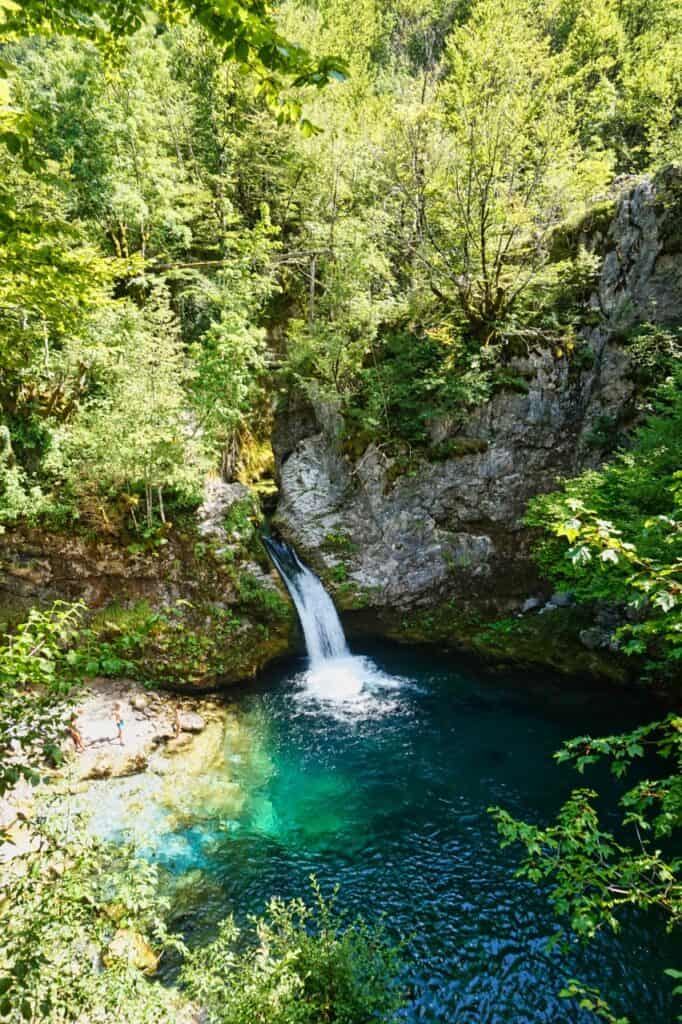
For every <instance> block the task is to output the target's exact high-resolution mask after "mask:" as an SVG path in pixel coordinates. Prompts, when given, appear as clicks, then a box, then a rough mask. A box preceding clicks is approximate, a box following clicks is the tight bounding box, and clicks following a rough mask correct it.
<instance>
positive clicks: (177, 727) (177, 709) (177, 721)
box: [173, 704, 182, 739]
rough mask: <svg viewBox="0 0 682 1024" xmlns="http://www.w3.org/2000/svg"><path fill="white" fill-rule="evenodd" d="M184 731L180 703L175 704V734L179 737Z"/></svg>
mask: <svg viewBox="0 0 682 1024" xmlns="http://www.w3.org/2000/svg"><path fill="white" fill-rule="evenodd" d="M181 732H182V722H181V721H180V705H179V704H176V705H175V712H174V714H173V734H174V736H175V738H176V739H177V738H178V736H179V735H180V733H181Z"/></svg>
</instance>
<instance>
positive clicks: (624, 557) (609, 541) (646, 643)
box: [526, 371, 682, 681]
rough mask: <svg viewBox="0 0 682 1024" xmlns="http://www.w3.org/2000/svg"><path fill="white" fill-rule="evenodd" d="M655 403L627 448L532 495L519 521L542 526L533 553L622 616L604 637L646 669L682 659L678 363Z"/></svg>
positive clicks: (653, 671)
mask: <svg viewBox="0 0 682 1024" xmlns="http://www.w3.org/2000/svg"><path fill="white" fill-rule="evenodd" d="M656 396H657V397H656V399H655V403H656V409H657V411H656V413H655V414H654V415H651V416H649V418H648V419H647V421H646V422H645V423H644V424H642V426H641V427H640V428H639V429H638V430H637V431H636V432H635V435H634V437H633V438H632V441H631V446H630V448H629V450H626V451H623V452H620V453H618V454H617V455H616V457H615V458H614V459H613V461H611V462H610V463H608V464H607V465H606V466H604V467H603V468H602V469H601V470H600V471H589V472H587V473H585V474H583V475H582V476H580V477H578V478H576V479H574V480H569V481H567V482H566V483H565V485H564V488H563V490H562V491H559V492H556V493H553V494H549V495H543V496H541V497H539V498H536V499H534V500H533V501H532V502H531V503H530V506H529V512H528V514H527V519H526V521H527V522H528V523H529V525H531V526H539V527H541V528H542V529H543V530H544V531H545V538H544V539H543V540H542V541H541V542H540V543H539V545H538V548H537V552H536V555H537V560H538V563H539V565H540V567H541V569H542V570H543V572H545V573H546V574H547V575H549V576H550V577H551V578H552V579H553V580H554V581H555V583H557V584H558V585H560V586H562V587H564V588H566V589H569V590H571V591H572V592H573V593H574V594H575V595H576V597H577V598H578V600H580V601H583V602H585V603H591V602H595V601H600V602H602V603H608V604H610V605H611V607H612V609H614V610H616V611H617V613H618V614H619V617H620V625H618V627H617V628H615V627H614V633H613V636H612V637H610V638H609V642H611V643H616V644H617V645H618V647H619V649H620V650H621V651H622V652H623V653H624V654H626V655H631V656H633V657H635V658H638V659H640V661H641V660H643V664H644V668H645V670H646V672H647V674H648V675H649V676H651V677H652V678H655V679H656V678H665V677H668V678H669V679H670V680H671V681H674V680H675V679H676V678H677V677H678V675H679V665H680V660H681V659H682V522H681V518H682V517H681V515H680V511H681V499H682V488H681V486H680V483H681V481H680V472H679V466H680V457H681V455H682V452H681V448H680V444H681V439H682V388H680V378H679V371H678V372H677V373H676V374H674V375H673V376H671V377H670V378H669V379H668V380H667V381H666V382H664V383H663V384H662V385H660V386H659V388H658V389H657V392H656Z"/></svg>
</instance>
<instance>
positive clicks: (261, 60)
mask: <svg viewBox="0 0 682 1024" xmlns="http://www.w3.org/2000/svg"><path fill="white" fill-rule="evenodd" d="M0 12H1V13H2V15H3V19H2V21H0V38H1V37H2V36H3V35H4V36H5V37H14V36H22V35H23V36H25V35H49V34H51V33H55V34H58V35H74V36H77V37H79V38H85V39H91V40H94V41H96V42H98V43H100V44H102V45H103V46H105V47H109V48H111V47H112V45H113V44H114V42H115V40H117V39H120V38H122V37H125V36H130V35H133V34H134V33H135V32H137V31H138V30H139V29H141V28H142V27H143V26H144V24H145V23H146V22H147V21H148V20H149V19H150V18H152V17H153V18H154V19H155V20H157V21H160V22H161V23H162V24H164V23H165V24H167V23H168V22H170V23H174V22H182V21H186V20H187V19H192V20H194V21H196V22H198V24H199V25H201V26H202V28H203V29H204V30H205V31H206V32H207V33H208V34H209V36H211V37H212V38H213V39H214V40H215V41H216V43H217V44H218V45H219V46H220V48H221V50H222V52H223V56H224V57H225V58H226V59H229V60H235V61H237V62H239V63H240V64H242V65H243V66H244V67H245V68H248V69H249V71H251V72H252V73H255V74H256V75H258V77H259V78H260V80H261V88H262V91H263V94H264V95H265V96H266V97H267V98H268V99H270V100H271V101H272V102H273V103H278V104H279V106H280V108H281V111H282V114H283V116H295V117H300V109H301V108H300V104H297V103H292V102H291V101H290V100H289V99H282V100H281V101H280V95H279V94H280V91H281V88H282V85H283V82H284V81H288V82H290V83H292V84H293V85H295V86H305V85H314V86H316V87H318V88H319V87H321V86H324V85H326V84H327V83H328V82H329V81H330V79H332V78H343V76H344V69H343V62H342V61H340V60H339V59H338V58H333V57H321V58H320V59H318V60H312V59H311V58H310V56H309V55H308V54H307V53H306V51H305V50H304V49H303V48H302V47H300V46H297V45H296V44H295V43H291V42H289V41H288V40H286V39H284V37H283V36H282V35H280V33H279V32H278V30H277V23H276V20H275V17H274V13H273V8H272V6H271V5H270V3H268V2H267V0H230V2H229V3H225V4H222V5H217V4H215V3H213V2H211V0H178V2H177V3H175V4H173V5H172V6H170V5H168V4H166V3H165V2H163V0H67V2H65V3H61V2H60V3H54V2H53V0H19V2H18V3H10V4H9V5H5V4H3V7H2V8H0Z"/></svg>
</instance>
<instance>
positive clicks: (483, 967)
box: [149, 646, 680, 1024]
mask: <svg viewBox="0 0 682 1024" xmlns="http://www.w3.org/2000/svg"><path fill="white" fill-rule="evenodd" d="M368 653H369V655H370V658H369V659H367V658H366V659H365V660H362V661H361V660H359V659H353V660H350V661H348V660H346V661H343V662H340V663H337V664H335V665H332V666H331V667H330V666H329V665H328V666H326V667H325V668H324V669H323V670H321V672H320V673H318V674H317V675H316V676H315V677H313V678H311V676H310V674H309V673H307V672H306V669H305V664H304V662H302V661H300V662H296V663H289V664H288V665H287V666H285V667H284V668H280V669H279V670H277V671H276V672H274V673H270V674H269V675H268V676H266V677H264V678H263V679H262V680H261V681H260V682H259V684H258V685H257V686H254V687H250V688H249V689H245V690H244V691H242V692H241V693H240V694H239V695H238V696H237V698H236V701H235V702H234V703H233V709H232V710H233V713H234V714H235V715H236V716H237V717H238V719H239V721H240V723H241V725H240V728H241V730H242V732H241V741H240V742H241V744H242V746H241V748H240V750H239V751H238V752H235V751H234V750H233V751H231V750H230V749H229V745H230V737H229V734H228V738H227V741H226V742H227V745H228V749H227V750H226V751H225V754H226V761H225V763H226V764H229V786H230V787H234V786H235V784H237V785H238V786H239V787H240V792H241V797H240V801H238V802H237V803H238V807H237V809H236V810H235V809H234V807H233V810H232V811H230V812H229V813H227V812H226V811H225V809H224V808H223V809H221V808H220V800H219V799H217V798H218V797H219V796H220V787H221V785H223V784H224V785H225V786H227V785H228V782H227V780H226V779H225V780H222V781H221V779H222V776H221V771H220V769H218V770H216V772H215V777H214V779H213V781H212V784H211V790H212V792H213V794H214V796H215V797H216V801H215V804H214V805H213V809H212V810H211V809H210V808H209V809H208V810H207V809H206V807H204V808H202V807H201V806H197V808H196V816H195V817H192V816H191V815H190V816H189V817H187V816H185V818H184V819H183V820H182V822H181V823H180V824H179V825H178V826H177V827H175V828H174V829H172V830H171V831H166V832H165V833H164V834H163V835H159V837H158V841H157V842H156V843H155V841H154V837H153V836H151V837H150V844H149V852H150V855H152V856H154V857H155V858H156V859H158V860H159V861H160V862H161V863H162V864H163V865H164V866H165V867H166V868H168V869H169V870H170V871H171V872H172V873H173V874H174V875H176V876H177V877H178V878H181V877H182V875H183V873H184V872H187V871H188V870H191V869H194V871H193V874H192V875H190V876H189V877H190V879H191V884H190V885H189V886H187V887H186V888H185V890H184V892H183V894H182V898H181V899H180V900H179V903H178V906H177V914H178V917H177V921H176V924H178V925H179V926H180V927H181V928H182V929H183V930H184V932H185V934H186V937H187V939H188V940H189V941H190V942H201V941H204V940H205V939H206V938H207V937H209V936H210V934H211V932H212V930H213V928H214V926H215V922H216V921H217V920H218V919H219V918H220V917H221V916H223V915H224V914H225V913H227V912H234V913H235V914H236V915H237V917H238V918H240V919H242V918H244V916H245V915H246V914H247V913H250V912H260V911H262V909H263V907H264V904H265V902H266V900H267V898H268V897H269V896H270V895H273V894H277V895H280V896H283V897H290V896H294V895H300V894H305V893H306V890H307V888H308V878H309V875H310V874H311V873H312V872H314V873H315V874H316V875H317V878H318V880H319V881H320V882H321V884H322V887H323V889H324V890H325V891H329V890H331V888H332V886H333V885H334V884H335V883H339V884H340V886H341V889H340V897H339V900H340V903H341V904H342V905H343V906H344V907H346V908H348V909H349V910H351V911H353V912H361V913H362V914H363V915H365V916H366V917H370V918H371V917H374V916H375V915H379V914H385V915H386V919H387V922H388V925H389V928H390V930H391V932H392V933H393V934H395V935H396V936H400V935H402V936H407V937H408V945H407V950H408V959H409V970H408V974H409V982H410V985H411V988H412V991H413V994H414V998H413V1001H412V1003H411V1005H410V1008H409V1011H408V1012H407V1015H406V1019H408V1020H410V1021H420V1022H430V1021H434V1022H435V1021H439V1022H442V1021H447V1022H453V1024H455V1022H456V1024H531V1022H532V1024H550V1022H551V1024H569V1022H571V1024H576V1022H580V1024H582V1022H587V1021H593V1020H594V1018H593V1017H591V1016H590V1015H589V1014H586V1013H585V1012H584V1011H581V1010H580V1009H579V1008H578V1007H577V1006H576V1004H575V1003H573V1002H570V1001H567V1000H564V999H561V998H559V997H558V992H559V990H560V988H561V987H562V985H563V984H565V982H566V980H567V979H569V978H572V977H577V978H580V979H581V980H582V981H585V982H586V983H589V984H595V985H598V986H599V987H600V989H601V992H602V994H603V995H604V997H605V998H607V999H608V1000H609V1001H610V1002H611V1003H612V1006H613V1008H614V1010H615V1011H617V1012H618V1013H627V1015H628V1017H629V1019H630V1021H631V1024H669V1022H671V1021H672V1020H673V1019H674V1016H675V1014H674V1009H673V1000H672V996H671V988H672V984H671V983H670V982H669V979H667V978H665V977H664V976H663V973H662V972H663V969H664V967H666V966H671V965H674V963H675V954H676V953H677V960H678V962H679V953H680V949H679V947H678V948H677V950H675V949H674V947H673V941H672V940H671V939H670V938H669V937H666V936H665V935H664V933H663V929H662V928H661V926H660V922H658V921H655V920H651V919H642V918H639V919H636V920H635V919H633V920H632V921H631V922H629V923H628V924H627V926H626V927H625V928H624V930H623V932H622V934H621V935H619V936H614V935H613V934H612V933H608V934H607V933H604V934H603V935H601V936H599V937H598V938H597V940H596V941H595V942H594V943H592V944H591V945H590V946H588V947H586V948H583V947H581V946H580V945H578V944H577V943H576V942H575V941H572V943H571V949H570V951H569V953H568V954H560V953H559V952H557V951H554V952H552V953H549V952H547V950H546V948H545V945H546V942H547V939H548V938H549V937H550V936H551V935H552V934H553V933H554V932H555V931H556V927H557V926H556V920H555V918H554V916H553V914H552V911H551V909H550V907H549V905H548V902H547V899H546V894H545V893H544V892H542V891H540V890H539V889H538V888H536V887H534V886H531V885H529V884H528V883H525V882H521V881H519V880H517V879H515V878H514V871H515V868H516V867H517V865H518V859H517V858H518V856H519V854H518V852H517V851H514V850H506V851H502V850H501V849H500V845H499V841H498V836H497V833H496V831H495V828H494V826H493V824H492V822H491V820H490V817H489V815H488V814H487V808H488V807H489V806H490V805H494V804H499V805H501V806H503V807H505V808H507V809H508V810H510V811H511V812H512V813H513V814H514V815H516V816H519V817H522V818H524V819H527V820H530V821H537V822H547V821H549V820H550V818H551V817H552V815H553V814H554V813H555V812H556V811H557V809H558V807H559V805H560V804H561V802H562V800H563V799H565V797H566V796H567V794H568V793H569V790H570V788H571V787H572V786H573V785H583V784H599V785H602V784H603V783H605V785H606V788H607V800H606V805H605V813H606V820H607V821H608V822H610V823H613V822H615V820H616V817H615V801H616V796H617V788H616V787H617V784H616V783H615V782H613V781H612V780H610V777H608V776H605V775H604V774H603V772H598V773H596V774H593V775H592V776H587V777H586V782H585V781H583V780H582V779H580V777H579V776H576V775H574V773H572V772H571V770H570V769H568V768H566V767H559V766H557V765H556V764H554V763H553V761H552V753H553V751H555V750H556V749H557V747H558V746H559V745H560V743H561V741H562V740H563V739H564V738H568V737H570V736H573V735H576V734H580V733H585V732H588V731H591V732H592V733H594V734H598V733H607V732H613V731H614V730H617V729H619V728H621V727H627V726H630V725H632V724H634V722H636V721H638V720H639V721H641V720H642V717H643V715H644V714H645V711H644V709H643V708H642V706H641V704H638V703H637V702H636V701H634V698H633V699H632V700H628V699H626V698H624V697H623V695H622V694H621V693H617V692H616V693H614V692H613V691H601V692H596V691H595V690H594V689H593V688H590V687H589V686H587V685H586V686H585V687H584V688H580V687H577V686H576V685H574V684H571V685H569V684H567V683H565V682H562V681H558V680H556V679H554V678H552V677H545V678H540V679H539V680H535V681H533V680H531V679H528V678H526V677H524V676H514V675H507V676H499V675H498V676H494V677H491V676H489V675H488V676H486V675H484V674H482V673H481V671H480V670H475V669H473V668H472V667H471V666H470V665H469V664H467V663H465V662H463V661H461V660H458V659H457V658H456V657H455V656H449V657H447V658H446V657H439V656H437V655H436V654H434V653H433V652H424V651H421V650H418V649H412V650H410V649H405V648H393V647H388V646H381V647H375V648H373V649H371V650H369V652H368ZM244 735H246V736H247V738H250V747H249V750H245V749H243V747H244ZM233 744H234V741H233ZM226 770H227V769H226ZM226 806H232V805H230V804H229V801H228V802H227V804H226ZM235 806H236V805H235ZM196 869H200V872H201V873H199V871H198V870H196Z"/></svg>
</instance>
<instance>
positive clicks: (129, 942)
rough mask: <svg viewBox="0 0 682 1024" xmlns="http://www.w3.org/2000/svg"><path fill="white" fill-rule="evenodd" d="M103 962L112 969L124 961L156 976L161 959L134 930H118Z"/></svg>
mask: <svg viewBox="0 0 682 1024" xmlns="http://www.w3.org/2000/svg"><path fill="white" fill-rule="evenodd" d="M103 960H104V963H105V965H106V966H107V967H111V966H112V965H113V964H114V963H115V962H116V961H117V960H119V961H120V960H123V961H124V962H126V963H128V964H130V965H131V966H133V967H136V968H137V969H138V970H139V971H142V972H143V973H144V974H154V972H155V971H156V969H157V967H158V965H159V958H158V957H157V955H156V953H155V952H154V950H153V949H152V948H151V946H150V945H149V943H148V942H147V940H146V939H145V937H144V936H143V935H141V934H140V933H139V932H137V931H135V930H134V929H132V928H119V929H118V931H117V932H116V933H115V935H114V937H113V939H112V940H111V942H110V943H109V945H108V947H107V951H106V953H105V954H104V957H103Z"/></svg>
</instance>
